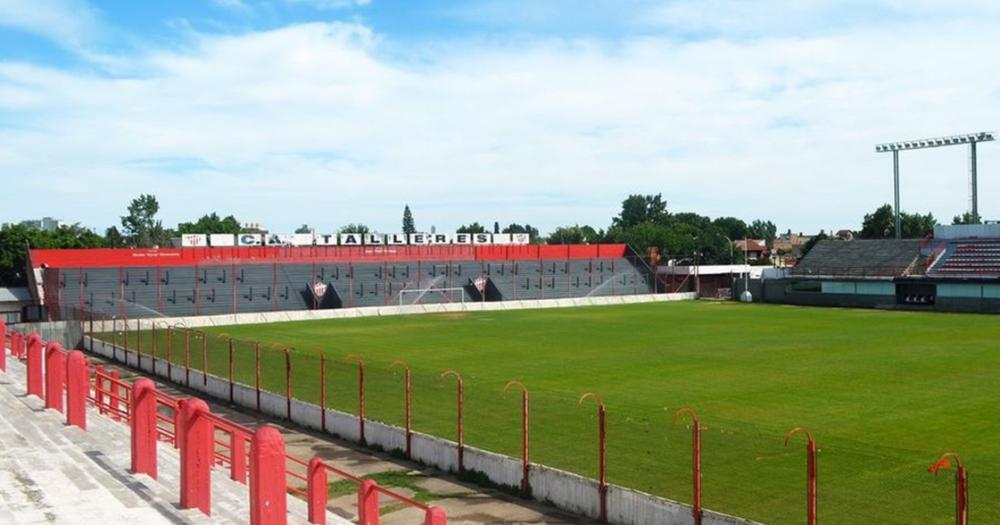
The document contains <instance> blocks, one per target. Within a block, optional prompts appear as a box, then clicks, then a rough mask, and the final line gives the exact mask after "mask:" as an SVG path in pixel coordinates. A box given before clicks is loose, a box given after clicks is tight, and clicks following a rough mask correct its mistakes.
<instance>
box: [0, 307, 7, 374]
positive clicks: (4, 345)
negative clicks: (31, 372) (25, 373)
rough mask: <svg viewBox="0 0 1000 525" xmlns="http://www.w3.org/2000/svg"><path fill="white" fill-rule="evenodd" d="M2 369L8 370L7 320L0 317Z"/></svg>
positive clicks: (0, 359)
mask: <svg viewBox="0 0 1000 525" xmlns="http://www.w3.org/2000/svg"><path fill="white" fill-rule="evenodd" d="M0 370H2V371H4V372H6V371H7V322H6V321H4V320H3V319H0Z"/></svg>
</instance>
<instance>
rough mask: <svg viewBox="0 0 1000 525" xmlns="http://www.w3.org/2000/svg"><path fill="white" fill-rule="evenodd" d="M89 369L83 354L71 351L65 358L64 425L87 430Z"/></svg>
mask: <svg viewBox="0 0 1000 525" xmlns="http://www.w3.org/2000/svg"><path fill="white" fill-rule="evenodd" d="M89 393H90V368H89V366H88V365H87V360H86V358H85V357H84V356H83V352H80V351H79V350H73V351H72V352H70V353H69V356H68V357H67V358H66V424H67V425H72V426H75V427H80V428H82V429H83V430H87V394H89Z"/></svg>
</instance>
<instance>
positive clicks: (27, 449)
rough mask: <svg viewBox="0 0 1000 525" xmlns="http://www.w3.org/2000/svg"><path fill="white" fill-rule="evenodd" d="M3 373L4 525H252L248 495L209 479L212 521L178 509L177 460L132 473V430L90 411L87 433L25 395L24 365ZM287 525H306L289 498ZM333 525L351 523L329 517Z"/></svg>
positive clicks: (224, 478)
mask: <svg viewBox="0 0 1000 525" xmlns="http://www.w3.org/2000/svg"><path fill="white" fill-rule="evenodd" d="M7 365H8V370H7V372H6V373H4V372H0V451H2V452H0V502H2V504H0V523H5V524H6V523H12V524H20V523H52V522H54V523H81V524H84V523H85V524H87V525H98V524H101V523H102V522H103V523H143V524H147V523H150V524H156V523H165V524H168V523H169V524H178V523H191V524H222V523H247V522H248V521H249V505H248V499H249V498H248V496H249V487H248V486H247V485H243V484H240V483H237V482H235V481H232V480H230V479H229V478H228V475H227V474H228V473H227V472H226V471H225V469H219V468H216V469H213V472H212V515H211V516H205V515H204V514H202V513H201V512H200V511H198V510H195V509H188V510H184V509H181V508H180V505H179V501H180V456H179V453H178V451H177V450H175V449H174V448H172V447H171V446H170V445H169V444H166V443H160V446H159V448H158V452H157V459H158V474H159V475H158V479H155V480H154V479H152V478H150V477H149V476H146V475H135V474H132V473H130V472H129V466H130V461H131V450H130V441H129V439H130V438H129V428H128V426H127V425H126V424H125V423H123V422H117V421H114V420H113V419H111V418H109V417H107V416H103V415H101V414H99V413H98V412H97V411H96V410H95V409H93V408H88V414H87V417H88V420H87V427H88V428H87V431H83V430H80V429H78V428H76V427H69V426H66V425H65V424H64V421H65V418H64V416H63V415H62V414H60V413H58V412H56V411H54V410H46V409H45V408H44V403H43V402H42V401H41V400H40V399H37V398H35V397H34V396H26V395H25V394H24V391H25V388H24V377H25V374H24V372H25V370H24V365H23V364H22V363H20V362H18V361H17V360H14V359H8V361H7ZM288 506H289V523H307V511H306V506H305V502H303V501H301V500H298V499H296V498H293V497H289V498H288ZM328 523H347V522H346V520H343V519H342V518H340V517H339V516H335V515H333V514H332V513H329V515H328Z"/></svg>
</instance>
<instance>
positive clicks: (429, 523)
mask: <svg viewBox="0 0 1000 525" xmlns="http://www.w3.org/2000/svg"><path fill="white" fill-rule="evenodd" d="M424 525H448V515H447V514H446V513H445V512H444V509H442V508H441V507H431V508H429V509H427V513H426V514H424Z"/></svg>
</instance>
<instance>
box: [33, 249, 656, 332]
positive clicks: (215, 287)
mask: <svg viewBox="0 0 1000 525" xmlns="http://www.w3.org/2000/svg"><path fill="white" fill-rule="evenodd" d="M46 271H58V272H59V273H58V279H57V280H55V281H54V282H56V283H57V284H56V285H55V286H56V287H57V290H55V291H54V292H55V295H57V297H56V301H57V302H58V304H59V306H61V307H64V308H70V309H77V310H82V311H89V312H94V313H95V314H98V315H102V316H106V317H112V316H114V317H119V318H121V317H126V318H130V319H133V318H148V317H160V316H166V317H174V316H189V315H216V314H228V313H238V312H240V313H241V312H263V311H277V310H306V309H319V308H348V307H357V306H386V305H398V304H414V303H419V304H429V303H442V302H461V301H480V300H490V301H495V300H519V299H551V298H567V297H584V296H608V295H630V294H642V293H650V292H651V291H652V290H653V284H652V278H651V276H650V272H649V271H648V269H647V268H646V267H645V266H644V265H642V264H641V263H639V265H635V264H633V263H632V262H630V261H629V260H628V259H627V258H624V257H622V258H607V259H573V260H555V261H553V260H544V261H542V260H519V261H471V260H469V261H429V262H386V263H357V264H352V263H321V262H317V263H316V264H301V263H296V264H229V265H215V266H200V267H191V266H179V267H159V268H157V267H130V268H68V269H67V268H63V269H58V270H46ZM480 277H481V278H482V279H481V281H482V282H485V283H486V284H485V287H484V288H485V290H484V291H483V292H480V290H479V289H478V288H477V286H476V285H475V283H476V281H477V279H478V278H480ZM455 289H460V290H455ZM47 293H48V294H49V297H51V296H52V295H53V291H52V290H49V291H47Z"/></svg>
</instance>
